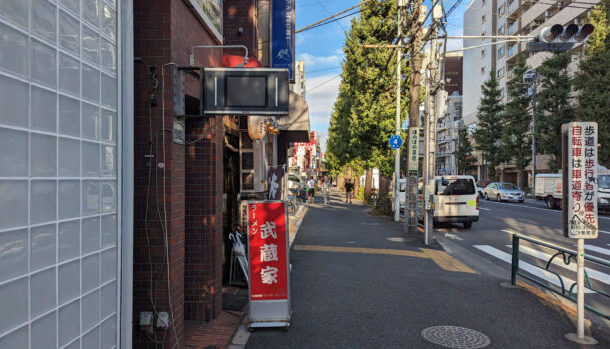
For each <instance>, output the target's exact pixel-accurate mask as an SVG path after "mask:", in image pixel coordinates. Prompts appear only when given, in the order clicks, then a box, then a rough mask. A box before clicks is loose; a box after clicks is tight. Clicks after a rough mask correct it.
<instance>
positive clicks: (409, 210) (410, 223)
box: [405, 0, 426, 234]
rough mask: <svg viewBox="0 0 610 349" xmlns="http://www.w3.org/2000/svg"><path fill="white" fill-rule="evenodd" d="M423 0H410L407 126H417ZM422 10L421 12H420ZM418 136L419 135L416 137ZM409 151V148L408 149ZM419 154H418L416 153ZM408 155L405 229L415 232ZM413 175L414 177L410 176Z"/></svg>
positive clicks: (414, 191) (413, 191)
mask: <svg viewBox="0 0 610 349" xmlns="http://www.w3.org/2000/svg"><path fill="white" fill-rule="evenodd" d="M422 2H423V0H413V1H411V19H410V23H411V26H410V28H409V31H410V35H411V37H410V38H409V39H410V46H411V64H410V65H411V76H410V78H411V79H410V80H411V82H410V86H409V104H410V105H409V128H411V127H415V128H418V127H419V92H420V89H421V73H420V71H421V68H422V67H421V66H422V58H423V57H422V53H421V50H422V47H423V37H424V31H423V30H422V29H423V25H424V15H425V12H426V11H425V7H424V6H422ZM422 10H423V13H422ZM411 136H412V133H411V132H409V139H408V142H407V144H408V145H409V146H411V144H412V142H413V140H412V139H411ZM417 138H419V137H417ZM408 151H410V149H409V150H408ZM417 156H419V154H418V155H417ZM410 158H411V157H410V156H407V171H406V173H407V176H408V182H407V183H406V184H407V186H406V188H405V197H406V200H405V201H408V202H405V214H406V215H407V216H406V217H405V230H407V228H408V232H409V233H412V234H415V233H416V232H417V171H415V173H410V170H409V168H410V166H409V162H410ZM411 176H414V177H411Z"/></svg>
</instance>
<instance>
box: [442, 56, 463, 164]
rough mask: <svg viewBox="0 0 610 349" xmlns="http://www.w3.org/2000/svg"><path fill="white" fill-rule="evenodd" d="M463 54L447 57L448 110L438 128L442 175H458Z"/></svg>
mask: <svg viewBox="0 0 610 349" xmlns="http://www.w3.org/2000/svg"><path fill="white" fill-rule="evenodd" d="M462 63H463V57H462V53H461V52H459V53H451V54H448V55H447V57H445V90H446V91H447V93H448V94H449V95H448V96H447V101H446V103H447V108H446V112H445V113H444V114H443V115H440V116H439V119H438V123H437V127H436V140H437V149H436V151H437V153H436V171H437V173H440V174H457V161H456V154H455V151H456V149H457V141H458V131H459V129H460V128H461V127H462V126H463V122H462V67H463V64H462Z"/></svg>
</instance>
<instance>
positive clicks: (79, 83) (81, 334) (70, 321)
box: [0, 0, 120, 349]
mask: <svg viewBox="0 0 610 349" xmlns="http://www.w3.org/2000/svg"><path fill="white" fill-rule="evenodd" d="M117 6H118V4H117V1H116V0H0V309H1V312H2V315H1V316H0V348H32V349H34V348H87V349H90V348H113V347H116V346H117V333H118V332H117V325H118V315H117V314H118V311H117V309H118V302H117V286H118V279H117V270H118V268H119V265H118V257H119V256H118V248H117V246H118V244H117V241H118V236H119V234H118V216H117V214H118V212H119V210H118V203H119V197H118V196H119V188H120V182H119V177H118V175H117V165H118V157H117V156H118V154H119V151H120V149H119V148H118V145H119V144H118V139H117V125H118V124H120V122H119V121H120V120H119V114H118V113H117V111H118V95H119V93H118V92H119V90H118V88H119V85H118V82H117V81H118V79H117V73H118V71H119V69H118V68H119V67H118V63H117V62H118V60H117V47H118V46H117V45H118V44H119V43H118V32H117V22H118V19H117V12H118V11H117Z"/></svg>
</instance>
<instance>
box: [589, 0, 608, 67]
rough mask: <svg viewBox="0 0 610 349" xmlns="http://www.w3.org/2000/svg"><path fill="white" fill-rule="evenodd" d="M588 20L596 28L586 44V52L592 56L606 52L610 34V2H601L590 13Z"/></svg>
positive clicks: (603, 0) (604, 0)
mask: <svg viewBox="0 0 610 349" xmlns="http://www.w3.org/2000/svg"><path fill="white" fill-rule="evenodd" d="M587 20H588V22H589V23H591V24H593V25H594V26H595V30H594V31H593V33H591V36H589V39H587V44H586V52H587V55H588V56H590V55H593V54H595V53H600V52H603V51H605V50H606V47H607V45H606V38H607V37H608V34H609V33H610V0H601V1H600V3H599V4H598V5H596V6H595V7H593V9H592V10H591V12H589V17H588V19H587Z"/></svg>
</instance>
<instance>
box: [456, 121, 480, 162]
mask: <svg viewBox="0 0 610 349" xmlns="http://www.w3.org/2000/svg"><path fill="white" fill-rule="evenodd" d="M456 158H457V168H458V173H459V174H466V172H467V171H470V170H472V169H474V168H476V165H475V164H474V161H475V158H474V157H473V156H472V143H471V140H470V135H469V134H468V129H466V128H465V127H463V128H461V129H460V131H459V136H458V146H457V154H456Z"/></svg>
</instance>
